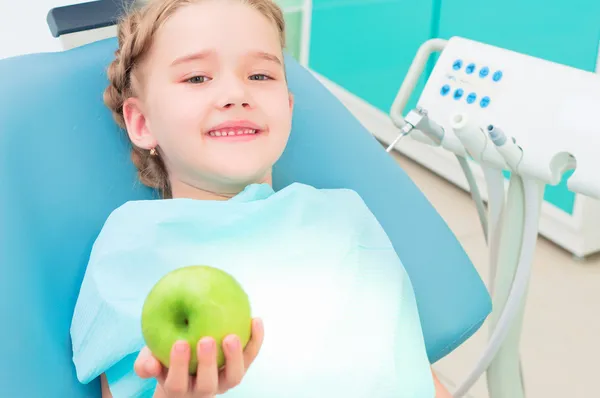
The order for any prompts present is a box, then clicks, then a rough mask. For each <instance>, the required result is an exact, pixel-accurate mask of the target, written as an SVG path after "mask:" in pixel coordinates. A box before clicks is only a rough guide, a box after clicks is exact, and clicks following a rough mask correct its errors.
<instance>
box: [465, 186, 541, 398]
mask: <svg viewBox="0 0 600 398" xmlns="http://www.w3.org/2000/svg"><path fill="white" fill-rule="evenodd" d="M511 185H512V187H511V188H512V189H511V190H510V191H512V194H513V195H512V196H513V198H515V199H516V197H517V196H522V197H523V199H522V201H521V203H522V204H523V205H524V206H523V210H524V226H523V239H522V246H521V248H520V249H521V250H520V255H519V262H518V266H517V270H516V272H515V275H514V280H513V283H512V286H511V289H510V293H509V296H508V299H507V300H506V305H505V306H504V309H503V311H502V313H501V315H500V317H499V319H498V322H497V326H496V328H494V331H493V332H492V335H491V337H490V340H489V344H488V347H487V349H486V350H485V352H484V353H483V355H482V356H481V358H480V360H479V361H478V363H477V365H476V367H475V369H474V370H473V371H472V372H471V374H470V375H469V376H468V377H467V378H466V380H465V381H464V383H462V385H461V386H460V387H459V388H458V389H457V391H456V392H455V393H454V396H455V398H460V397H463V396H464V395H465V394H466V393H467V391H469V390H470V389H471V388H472V387H473V385H474V384H475V382H476V381H477V380H478V379H479V377H480V376H481V375H482V374H483V372H485V371H486V370H487V369H488V368H489V367H490V364H491V363H492V361H493V360H494V358H495V357H496V354H497V353H498V351H499V350H500V349H501V347H502V344H503V343H504V341H505V339H506V337H507V335H508V334H509V332H510V330H511V327H512V326H513V320H514V319H515V318H516V315H517V314H518V313H519V311H521V310H522V303H523V298H524V297H525V294H526V291H527V287H528V284H529V277H530V273H531V266H532V263H533V253H534V251H535V247H536V242H537V237H538V222H539V216H540V209H541V200H542V197H543V195H542V192H543V190H542V188H543V185H542V186H540V183H538V182H537V181H535V180H522V179H521V177H519V176H517V175H513V176H512V177H511ZM521 190H522V193H523V195H519V193H520V192H519V191H521ZM505 381H506V380H505Z"/></svg>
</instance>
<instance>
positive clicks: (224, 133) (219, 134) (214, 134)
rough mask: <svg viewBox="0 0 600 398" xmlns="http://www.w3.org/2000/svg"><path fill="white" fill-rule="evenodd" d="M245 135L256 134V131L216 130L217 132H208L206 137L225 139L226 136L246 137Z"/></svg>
mask: <svg viewBox="0 0 600 398" xmlns="http://www.w3.org/2000/svg"><path fill="white" fill-rule="evenodd" d="M246 134H256V130H253V129H245V130H238V131H237V132H236V131H233V130H229V131H225V130H218V131H209V132H208V135H209V136H211V137H227V136H232V135H246Z"/></svg>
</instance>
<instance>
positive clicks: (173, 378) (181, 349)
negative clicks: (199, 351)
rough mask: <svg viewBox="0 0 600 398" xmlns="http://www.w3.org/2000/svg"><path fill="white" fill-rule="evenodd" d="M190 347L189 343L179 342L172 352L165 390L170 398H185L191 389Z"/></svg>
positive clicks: (164, 385)
mask: <svg viewBox="0 0 600 398" xmlns="http://www.w3.org/2000/svg"><path fill="white" fill-rule="evenodd" d="M189 363H190V346H189V344H188V343H187V341H177V342H176V343H175V344H173V349H172V350H171V360H170V364H169V370H168V371H167V377H166V379H165V382H164V384H163V389H164V390H165V392H166V393H167V395H168V396H169V397H170V398H179V397H181V398H183V397H185V395H186V394H187V393H188V391H189V388H190V376H189Z"/></svg>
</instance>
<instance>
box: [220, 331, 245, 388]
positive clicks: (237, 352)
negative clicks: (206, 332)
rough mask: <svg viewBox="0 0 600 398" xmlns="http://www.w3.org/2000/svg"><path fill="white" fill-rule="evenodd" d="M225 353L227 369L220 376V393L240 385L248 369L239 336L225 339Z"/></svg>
mask: <svg viewBox="0 0 600 398" xmlns="http://www.w3.org/2000/svg"><path fill="white" fill-rule="evenodd" d="M223 351H224V353H225V369H224V370H223V371H222V372H221V374H220V378H219V379H220V380H219V391H222V392H225V391H227V390H229V389H232V388H233V387H235V386H237V385H238V384H240V382H241V381H242V378H243V377H244V373H246V367H245V365H244V353H243V351H242V343H241V342H240V339H239V337H238V336H236V335H230V336H227V337H226V338H224V339H223Z"/></svg>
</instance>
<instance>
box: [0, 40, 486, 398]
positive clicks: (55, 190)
mask: <svg viewBox="0 0 600 398" xmlns="http://www.w3.org/2000/svg"><path fill="white" fill-rule="evenodd" d="M115 47H116V41H115V40H114V39H108V40H104V41H100V42H96V43H93V44H89V45H86V46H83V47H79V48H75V49H73V50H69V51H66V52H62V53H47V54H34V55H27V56H22V57H18V58H12V59H5V60H2V61H0V87H1V89H0V319H1V320H2V321H1V324H2V325H3V326H2V328H0V386H2V390H3V396H4V394H6V396H7V397H45V398H54V397H70V398H77V397H94V396H99V390H98V385H97V383H92V384H90V385H88V386H82V385H80V384H79V383H78V382H77V380H76V377H75V372H74V367H73V365H72V362H71V343H70V339H69V327H70V322H71V316H72V312H73V308H74V305H75V301H76V298H77V294H78V290H79V285H80V283H81V280H82V278H83V274H84V270H85V267H86V263H87V260H88V256H89V253H90V250H91V247H92V244H93V242H94V239H95V238H96V236H97V234H98V232H99V231H100V229H101V227H102V225H103V223H104V221H105V220H106V218H107V217H108V215H109V214H110V212H111V211H112V210H113V209H115V208H116V207H118V206H119V205H121V204H123V203H124V202H126V201H128V200H132V199H142V198H151V197H153V191H151V190H149V189H147V188H145V187H143V186H141V185H140V184H139V183H138V182H137V181H136V173H135V170H134V167H133V165H132V164H131V162H130V160H129V144H128V142H127V141H126V139H125V135H124V134H123V133H122V132H121V131H120V130H119V129H118V128H117V126H116V125H115V123H114V122H113V120H112V117H111V114H110V112H109V110H108V109H107V108H106V107H105V106H104V104H103V102H102V92H103V90H104V88H105V86H106V84H107V79H106V75H105V70H106V67H107V65H108V63H109V62H110V60H111V58H112V56H113V52H114V50H115ZM286 67H287V69H288V76H289V82H290V87H291V90H292V92H293V93H294V95H295V99H296V107H295V114H294V122H293V131H292V134H291V139H290V142H289V146H288V148H287V149H286V151H285V153H284V155H283V157H282V159H281V160H280V161H279V162H278V164H277V165H276V168H275V175H274V183H275V188H276V189H279V188H281V187H284V186H285V185H287V184H290V183H292V182H294V181H298V182H303V183H306V184H311V185H314V186H316V187H327V188H335V187H344V188H351V189H354V190H356V191H357V192H358V193H359V194H360V195H362V197H363V198H364V200H365V201H366V203H367V204H368V206H369V207H370V208H371V210H372V211H373V212H374V214H375V215H376V216H377V217H378V219H379V220H380V222H381V224H382V225H383V227H384V228H385V230H386V231H387V233H388V234H389V236H390V238H391V239H392V241H393V243H394V245H395V247H396V249H397V252H398V253H399V255H400V257H401V259H402V260H403V262H404V265H405V266H406V268H407V271H408V273H409V275H410V277H411V279H412V282H413V285H414V289H415V292H416V295H417V300H418V305H419V309H420V314H421V320H422V325H423V330H424V334H425V341H426V344H427V350H428V354H429V357H430V359H431V361H432V362H433V361H436V360H438V359H439V358H441V357H443V356H444V355H446V354H447V353H449V352H450V351H452V350H453V349H454V348H456V347H457V346H458V345H460V344H461V343H462V342H463V341H464V340H466V339H467V338H468V337H470V336H471V335H472V334H473V333H474V332H475V331H476V330H477V329H478V328H479V326H480V325H481V323H482V322H483V320H484V319H485V318H486V316H487V315H488V314H489V311H490V306H491V305H490V299H489V296H488V293H487V290H486V288H485V286H484V285H483V283H482V281H481V279H480V277H479V275H478V274H477V272H476V271H475V269H474V267H473V266H472V264H471V262H470V261H469V259H468V257H467V256H466V254H465V252H464V251H463V249H462V248H461V246H460V245H459V243H458V242H457V240H456V239H455V237H454V235H453V234H452V233H451V231H450V230H449V228H448V227H447V225H446V224H445V223H444V221H443V220H442V219H441V217H440V216H439V215H438V214H437V213H436V211H435V210H434V209H433V208H432V206H431V205H430V204H429V203H428V201H427V200H426V198H425V197H424V196H423V195H422V193H421V192H420V191H419V190H418V188H417V187H416V186H415V185H414V184H413V183H412V181H411V180H410V179H409V178H408V177H407V175H406V174H405V173H404V172H403V170H402V169H401V168H400V167H399V166H398V165H397V164H396V162H395V161H394V160H393V159H392V158H391V157H390V156H389V155H388V154H387V153H385V151H384V150H383V148H382V147H381V145H380V144H379V143H378V142H377V141H376V140H375V139H374V138H373V137H372V136H371V135H370V134H369V133H368V132H367V131H366V130H365V129H364V128H363V127H362V126H361V125H360V124H359V122H358V121H357V120H356V119H355V118H354V117H353V116H352V115H351V114H350V113H349V112H348V111H347V110H346V109H345V108H344V107H343V105H342V104H341V103H340V102H339V101H338V100H337V99H336V98H335V97H334V96H333V95H332V94H331V93H330V92H329V91H327V89H325V88H324V87H323V86H322V85H321V84H320V83H319V82H318V81H317V80H316V79H315V78H314V77H313V75H312V74H311V73H310V72H308V71H307V70H305V69H303V68H302V67H301V66H299V65H298V64H297V63H296V62H295V61H294V60H293V59H291V58H286ZM432 246H434V248H432Z"/></svg>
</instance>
